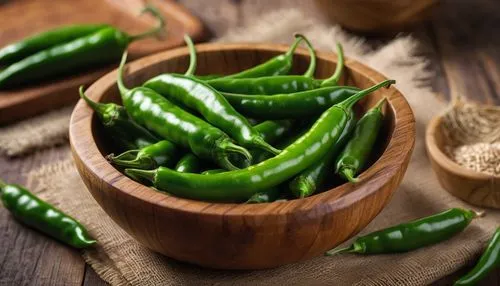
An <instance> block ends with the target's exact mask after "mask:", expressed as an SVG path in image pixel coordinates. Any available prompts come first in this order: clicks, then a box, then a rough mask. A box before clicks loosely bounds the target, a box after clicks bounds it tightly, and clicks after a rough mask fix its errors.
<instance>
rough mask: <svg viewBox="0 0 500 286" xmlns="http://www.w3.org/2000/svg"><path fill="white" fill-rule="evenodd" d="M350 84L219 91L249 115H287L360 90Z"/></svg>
mask: <svg viewBox="0 0 500 286" xmlns="http://www.w3.org/2000/svg"><path fill="white" fill-rule="evenodd" d="M359 91H360V89H359V88H357V87H352V86H331V87H323V88H318V89H314V90H308V91H301V92H295V93H285V94H276V95H247V94H234V93H224V92H223V93H222V95H223V96H224V97H225V98H226V99H227V101H228V102H229V103H230V104H231V105H232V106H233V107H234V108H235V109H236V110H237V111H239V112H241V113H242V114H245V115H246V116H249V117H252V118H264V119H287V118H303V117H304V116H310V115H315V114H319V113H321V112H323V111H325V110H327V109H328V108H330V107H331V106H332V105H334V104H336V103H339V102H341V101H342V100H344V99H346V98H348V97H349V96H352V95H354V94H356V93H357V92H359Z"/></svg>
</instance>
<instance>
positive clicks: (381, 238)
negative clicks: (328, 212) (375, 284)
mask: <svg viewBox="0 0 500 286" xmlns="http://www.w3.org/2000/svg"><path fill="white" fill-rule="evenodd" d="M478 215H479V214H476V213H475V212H474V211H471V210H464V209H460V208H453V209H449V210H447V211H444V212H441V213H438V214H435V215H432V216H428V217H424V218H421V219H418V220H415V221H411V222H408V223H403V224H399V225H396V226H393V227H389V228H386V229H383V230H379V231H376V232H373V233H370V234H367V235H365V236H361V237H358V238H357V239H356V240H355V241H354V243H353V244H352V245H351V246H349V247H346V248H340V249H332V250H330V251H328V252H326V253H325V254H326V255H334V254H337V253H358V254H384V253H400V252H407V251H411V250H414V249H418V248H421V247H425V246H428V245H432V244H436V243H439V242H442V241H445V240H447V239H449V238H451V237H453V236H454V235H456V234H457V233H459V232H461V231H462V230H464V229H465V228H466V227H467V226H468V225H469V224H470V222H471V221H472V219H473V218H475V217H476V216H478Z"/></svg>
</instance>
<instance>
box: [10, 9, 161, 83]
mask: <svg viewBox="0 0 500 286" xmlns="http://www.w3.org/2000/svg"><path fill="white" fill-rule="evenodd" d="M144 11H147V12H150V13H152V14H153V15H155V17H156V18H157V19H158V22H159V24H158V26H157V27H155V28H153V29H152V30H150V31H147V32H145V33H142V34H139V35H134V36H130V35H128V34H126V33H124V32H122V31H120V30H118V29H116V28H113V27H106V28H103V29H101V30H98V31H96V32H94V33H92V34H88V35H86V36H83V37H80V38H77V39H74V40H72V41H70V42H66V43H63V44H59V45H56V46H53V47H51V48H48V49H45V50H42V51H39V52H37V53H35V54H32V55H30V56H28V57H26V58H24V59H22V60H20V61H18V62H16V63H14V64H12V65H10V66H8V67H7V68H6V69H4V70H2V71H0V88H1V87H7V86H13V85H18V84H22V83H27V82H29V81H32V80H40V79H44V78H47V77H52V76H57V75H61V74H65V73H74V72H75V70H77V69H81V68H87V67H93V66H95V65H98V64H105V63H110V62H114V61H116V60H118V59H120V56H121V54H122V53H123V51H124V50H125V49H126V48H127V46H128V45H129V44H130V43H131V42H133V41H136V40H139V39H142V38H144V37H147V36H151V35H155V34H158V33H159V32H160V31H162V30H163V27H164V25H165V24H164V20H163V18H162V16H161V15H160V14H159V13H158V12H157V11H156V10H155V9H154V8H152V7H149V6H148V7H146V8H145V9H144Z"/></svg>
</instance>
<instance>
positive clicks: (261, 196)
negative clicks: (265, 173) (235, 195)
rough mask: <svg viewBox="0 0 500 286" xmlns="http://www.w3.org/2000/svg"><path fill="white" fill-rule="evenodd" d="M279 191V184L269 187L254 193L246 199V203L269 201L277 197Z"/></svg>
mask: <svg viewBox="0 0 500 286" xmlns="http://www.w3.org/2000/svg"><path fill="white" fill-rule="evenodd" d="M281 193H282V190H281V188H280V186H276V187H271V188H270V189H269V190H267V191H264V192H258V193H255V194H254V195H253V196H251V197H250V198H249V199H248V200H247V201H246V203H247V204H262V203H271V202H274V201H275V200H277V199H279V197H280V195H281Z"/></svg>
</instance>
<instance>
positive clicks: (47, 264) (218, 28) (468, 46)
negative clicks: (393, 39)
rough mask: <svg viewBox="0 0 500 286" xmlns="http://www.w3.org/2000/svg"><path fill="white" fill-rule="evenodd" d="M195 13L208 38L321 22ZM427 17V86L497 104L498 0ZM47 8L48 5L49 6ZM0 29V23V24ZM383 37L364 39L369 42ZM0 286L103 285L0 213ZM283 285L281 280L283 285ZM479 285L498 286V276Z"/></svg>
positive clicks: (8, 164) (226, 5)
mask: <svg viewBox="0 0 500 286" xmlns="http://www.w3.org/2000/svg"><path fill="white" fill-rule="evenodd" d="M1 2H2V0H0V10H1ZM178 2H180V3H181V4H183V5H185V6H186V7H187V8H188V9H189V10H190V11H191V12H192V13H193V14H195V15H197V16H198V17H199V18H200V19H201V20H202V21H203V22H204V23H205V25H206V26H207V28H208V29H209V30H210V31H211V34H212V36H220V35H223V34H224V33H225V32H226V31H227V30H228V29H230V28H232V27H235V26H244V25H246V24H248V23H251V22H252V21H254V20H255V19H258V17H259V16H260V15H263V14H264V13H266V12H268V11H270V10H274V9H279V8H283V7H299V8H301V9H303V10H304V11H306V12H307V14H308V15H310V16H311V17H320V15H319V14H318V12H317V10H315V9H314V6H313V5H312V3H311V2H310V1H299V0H211V1H202V0H179V1H178ZM439 2H440V3H439V6H438V7H436V9H435V11H434V13H433V15H432V16H431V18H430V20H429V21H427V22H424V23H422V24H419V25H417V26H416V27H414V28H413V29H412V30H411V32H412V33H413V34H414V36H415V37H416V38H417V39H419V40H420V41H421V42H422V43H423V44H425V46H426V47H428V49H426V50H425V51H424V52H423V53H425V54H426V55H427V56H428V57H429V58H430V59H431V60H432V63H433V64H432V68H433V69H434V70H435V71H436V77H435V78H434V80H433V83H432V84H433V87H434V89H435V91H436V92H437V93H439V94H440V95H441V96H443V98H450V95H451V93H452V92H455V93H461V94H463V95H465V96H466V97H468V98H469V99H471V100H475V101H478V102H483V103H489V104H500V69H499V66H498V64H499V63H500V37H498V31H497V28H498V27H500V2H499V1H498V0H441V1H439ZM48 9H50V7H48ZM0 26H1V19H0ZM389 39H390V37H387V36H373V35H372V36H369V42H370V43H371V44H372V45H374V46H377V45H380V44H381V43H383V42H385V41H387V40H389ZM67 154H68V146H61V147H57V148H52V149H49V150H46V151H43V152H39V153H37V154H35V155H32V156H28V157H22V158H16V159H7V158H5V157H0V177H1V178H3V179H5V180H6V181H9V182H16V183H21V184H23V183H25V177H24V176H25V174H27V173H28V172H29V171H30V170H32V169H36V168H38V167H39V166H40V165H41V164H45V163H47V162H52V161H56V160H59V159H61V158H64V157H66V156H67ZM0 233H1V238H0V285H104V284H105V283H104V282H103V281H102V280H101V279H100V278H99V277H98V276H97V275H96V274H95V272H94V271H93V270H92V269H91V268H90V267H89V266H88V265H86V264H85V262H84V261H83V259H82V258H81V256H80V255H79V253H78V252H77V251H74V250H71V249H69V248H67V247H65V246H63V245H61V244H59V243H58V242H55V241H54V240H51V239H48V238H47V237H45V236H43V235H40V234H39V233H37V232H35V231H32V230H30V229H28V228H26V227H24V226H22V225H20V224H18V223H17V222H15V221H14V220H13V219H12V218H11V216H10V215H9V214H8V212H7V211H5V209H3V208H0ZM471 266H472V265H470V266H469V267H466V268H465V269H462V270H460V271H458V272H457V273H454V274H452V275H450V276H449V277H445V278H444V279H442V280H440V281H438V282H437V283H435V285H451V284H452V282H453V281H454V280H455V279H457V278H458V277H459V276H460V275H463V274H464V273H465V272H466V271H467V270H469V269H470V267H471ZM284 283H286V282H284ZM481 285H484V286H486V285H489V286H491V285H500V271H496V272H495V273H493V274H491V275H489V276H488V277H487V279H486V280H485V281H484V282H483V283H482V284H481Z"/></svg>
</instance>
